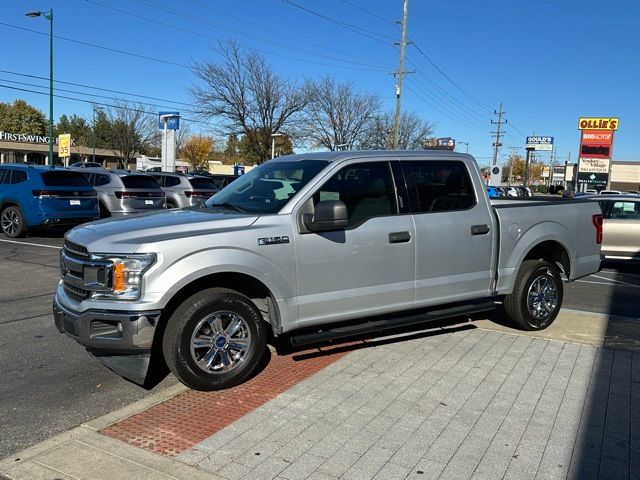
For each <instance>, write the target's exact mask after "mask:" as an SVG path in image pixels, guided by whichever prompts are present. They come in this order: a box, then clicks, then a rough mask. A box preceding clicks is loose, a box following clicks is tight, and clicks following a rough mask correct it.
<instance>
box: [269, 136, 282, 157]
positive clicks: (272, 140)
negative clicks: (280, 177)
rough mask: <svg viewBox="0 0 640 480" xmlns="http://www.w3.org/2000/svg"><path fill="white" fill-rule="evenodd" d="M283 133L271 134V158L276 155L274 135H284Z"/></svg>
mask: <svg viewBox="0 0 640 480" xmlns="http://www.w3.org/2000/svg"><path fill="white" fill-rule="evenodd" d="M284 136H285V135H284V133H272V134H271V160H273V159H274V158H275V157H276V137H284Z"/></svg>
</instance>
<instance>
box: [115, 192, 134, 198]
mask: <svg viewBox="0 0 640 480" xmlns="http://www.w3.org/2000/svg"><path fill="white" fill-rule="evenodd" d="M115 194H116V198H118V199H120V198H131V197H132V196H133V195H132V194H131V192H115Z"/></svg>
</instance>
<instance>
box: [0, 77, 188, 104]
mask: <svg viewBox="0 0 640 480" xmlns="http://www.w3.org/2000/svg"><path fill="white" fill-rule="evenodd" d="M0 73H8V74H9V75H16V76H20V77H27V78H35V79H38V80H47V81H48V80H49V78H48V77H42V76H39V75H31V74H27V73H19V72H12V71H11V70H2V69H0ZM55 83H62V84H64V85H72V86H74V87H81V88H89V89H92V90H99V91H101V92H110V93H115V94H117V95H126V96H130V97H136V98H146V99H149V100H158V101H161V102H169V103H175V104H178V105H185V106H188V107H193V106H194V105H193V104H190V103H186V102H179V101H176V100H168V99H166V98H159V97H150V96H148V95H141V94H139V93H131V92H123V91H121V90H112V89H109V88H102V87H95V86H93V85H86V84H83V83H75V82H66V81H63V80H56V81H55ZM87 95H89V94H87Z"/></svg>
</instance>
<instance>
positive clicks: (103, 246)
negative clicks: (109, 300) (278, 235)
mask: <svg viewBox="0 0 640 480" xmlns="http://www.w3.org/2000/svg"><path fill="white" fill-rule="evenodd" d="M257 219H258V215H253V214H244V213H237V212H232V211H228V212H227V211H224V212H223V211H217V212H212V211H206V210H205V211H203V210H201V209H198V210H191V209H187V210H171V211H159V212H151V213H144V214H140V215H135V216H132V217H115V218H108V219H104V220H98V221H95V222H90V223H85V224H83V225H81V226H79V227H76V228H74V229H73V230H71V231H69V232H68V233H67V235H66V238H68V239H69V240H71V241H72V242H75V243H78V244H80V245H83V246H85V247H87V249H88V250H89V252H92V253H134V252H135V251H136V250H137V249H138V248H139V247H140V246H141V245H143V244H150V243H155V242H159V241H167V240H173V239H180V238H184V237H195V236H198V235H211V234H215V233H218V232H228V231H233V230H240V229H243V228H246V227H248V226H250V225H251V224H253V223H254V222H255V221H256V220H257Z"/></svg>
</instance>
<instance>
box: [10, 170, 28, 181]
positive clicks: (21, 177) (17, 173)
mask: <svg viewBox="0 0 640 480" xmlns="http://www.w3.org/2000/svg"><path fill="white" fill-rule="evenodd" d="M26 181H27V172H24V171H22V170H13V173H12V174H11V183H12V184H14V183H22V182H26Z"/></svg>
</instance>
